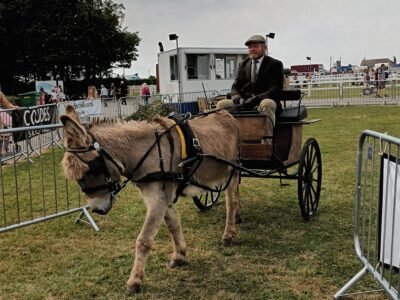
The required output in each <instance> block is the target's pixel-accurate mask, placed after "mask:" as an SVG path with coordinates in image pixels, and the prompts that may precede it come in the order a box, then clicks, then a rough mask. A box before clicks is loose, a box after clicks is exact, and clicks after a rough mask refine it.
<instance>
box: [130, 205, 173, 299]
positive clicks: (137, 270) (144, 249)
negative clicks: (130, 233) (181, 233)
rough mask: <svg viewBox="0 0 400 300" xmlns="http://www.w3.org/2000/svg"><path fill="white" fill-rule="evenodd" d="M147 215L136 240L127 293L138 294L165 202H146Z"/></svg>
mask: <svg viewBox="0 0 400 300" xmlns="http://www.w3.org/2000/svg"><path fill="white" fill-rule="evenodd" d="M146 200H147V199H145V202H146V204H147V215H146V220H145V221H144V224H143V227H142V230H141V231H140V234H139V236H138V237H137V240H136V253H135V262H134V264H133V268H132V271H131V274H130V276H129V279H128V282H127V292H128V293H131V292H139V290H140V285H141V284H142V280H143V277H144V266H145V264H146V260H147V258H148V256H149V253H150V251H151V249H152V248H153V243H154V238H155V236H156V234H157V233H158V230H159V228H160V225H161V222H162V220H163V218H164V216H165V213H166V210H167V204H166V201H165V200H164V199H163V198H162V197H157V198H156V199H152V200H150V201H146Z"/></svg>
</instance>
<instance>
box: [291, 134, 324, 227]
mask: <svg viewBox="0 0 400 300" xmlns="http://www.w3.org/2000/svg"><path fill="white" fill-rule="evenodd" d="M297 180H298V186H297V192H298V196H299V205H300V210H301V214H302V216H303V218H304V220H306V221H308V220H310V219H311V218H312V217H313V216H314V215H315V214H316V212H317V208H318V202H319V196H320V192H321V181H322V162H321V151H320V149H319V145H318V143H317V141H316V140H315V139H314V138H309V139H308V140H307V141H306V142H305V143H304V146H303V149H302V150H301V154H300V161H299V171H298V179H297Z"/></svg>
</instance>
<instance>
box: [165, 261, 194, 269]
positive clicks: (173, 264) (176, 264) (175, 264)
mask: <svg viewBox="0 0 400 300" xmlns="http://www.w3.org/2000/svg"><path fill="white" fill-rule="evenodd" d="M188 264H189V263H188V261H187V260H185V259H174V260H171V262H170V263H169V267H170V268H175V267H182V266H187V265H188Z"/></svg>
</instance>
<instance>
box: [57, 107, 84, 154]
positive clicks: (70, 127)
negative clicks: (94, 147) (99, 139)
mask: <svg viewBox="0 0 400 300" xmlns="http://www.w3.org/2000/svg"><path fill="white" fill-rule="evenodd" d="M78 119H79V117H78ZM60 120H61V122H62V123H63V125H64V140H65V146H66V147H87V146H88V145H89V144H90V142H89V138H88V135H87V134H86V130H85V128H84V127H83V126H82V125H81V124H80V123H79V120H78V121H76V120H75V118H74V116H73V115H72V116H71V115H69V114H67V115H61V116H60Z"/></svg>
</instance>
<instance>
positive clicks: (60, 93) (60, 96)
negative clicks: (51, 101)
mask: <svg viewBox="0 0 400 300" xmlns="http://www.w3.org/2000/svg"><path fill="white" fill-rule="evenodd" d="M64 101H65V94H64V91H63V88H62V86H61V85H59V86H58V89H57V102H64Z"/></svg>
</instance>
